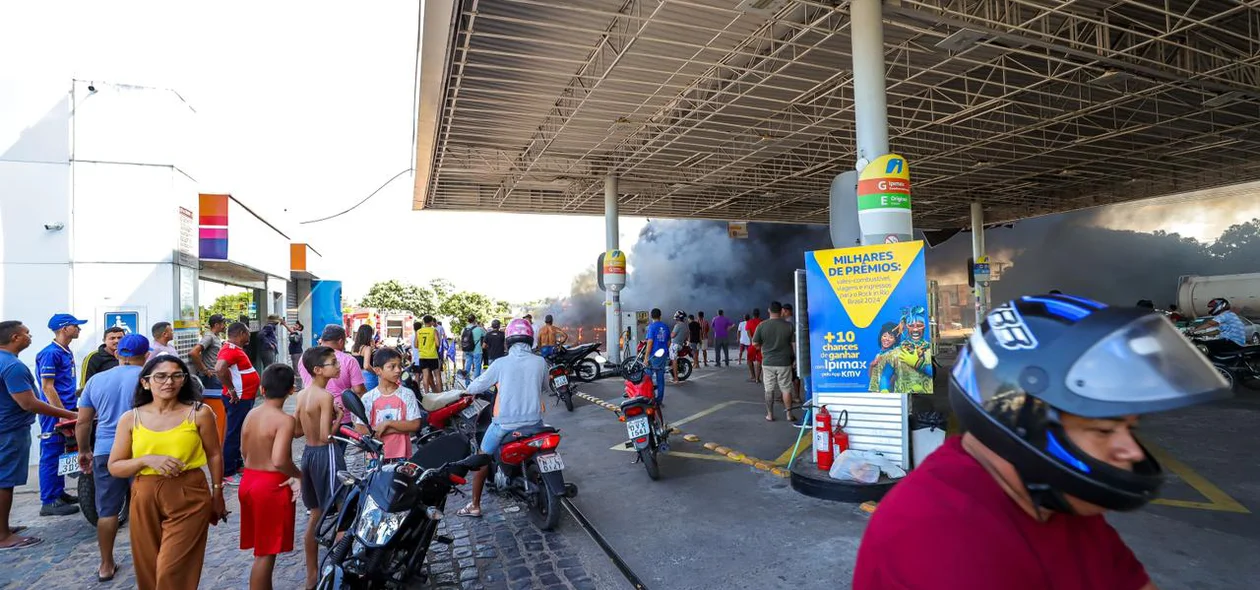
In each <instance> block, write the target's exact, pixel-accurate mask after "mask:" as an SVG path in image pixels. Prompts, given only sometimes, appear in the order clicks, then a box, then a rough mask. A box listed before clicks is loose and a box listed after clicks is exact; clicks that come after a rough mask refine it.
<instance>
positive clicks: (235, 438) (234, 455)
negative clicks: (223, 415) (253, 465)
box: [214, 322, 259, 485]
mask: <svg viewBox="0 0 1260 590" xmlns="http://www.w3.org/2000/svg"><path fill="white" fill-rule="evenodd" d="M247 344H249V327H248V326H246V325H245V324H242V323H240V322H236V323H234V324H232V325H230V326H228V329H227V340H225V341H224V342H223V348H221V349H220V350H219V360H218V362H217V363H216V364H215V368H214V372H215V373H217V374H218V377H219V381H220V382H221V383H223V402H224V404H225V405H227V435H226V436H225V437H224V440H223V483H226V484H228V485H239V484H240V481H241V478H240V474H239V472H240V470H241V468H242V467H244V466H245V464H244V462H243V461H242V460H241V428H242V427H243V426H244V425H245V417H246V416H248V415H249V411H250V410H251V409H253V408H254V398H255V397H256V396H257V395H258V382H259V379H258V371H255V370H254V365H253V363H251V362H249V355H247V354H245V345H247Z"/></svg>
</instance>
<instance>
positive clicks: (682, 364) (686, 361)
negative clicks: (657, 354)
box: [635, 340, 693, 381]
mask: <svg viewBox="0 0 1260 590" xmlns="http://www.w3.org/2000/svg"><path fill="white" fill-rule="evenodd" d="M646 347H647V340H643V341H641V342H639V346H638V348H637V349H636V350H635V354H636V355H637V356H640V357H641V356H643V349H644V348H646ZM658 350H660V351H661V352H664V350H665V349H663V348H661V349H658ZM675 363H676V364H677V365H678V380H679V381H686V380H687V379H688V378H690V377H691V371H692V369H693V367H692V363H691V345H690V344H683V345H682V348H681V349H679V350H678V360H677V361H675Z"/></svg>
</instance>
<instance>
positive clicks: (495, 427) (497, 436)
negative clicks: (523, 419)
mask: <svg viewBox="0 0 1260 590" xmlns="http://www.w3.org/2000/svg"><path fill="white" fill-rule="evenodd" d="M542 425H543V423H542V420H539V421H538V422H535V423H534V424H531V425H528V426H522V427H519V428H504V427H502V426H499V423H498V422H491V423H490V427H489V428H486V435H485V436H484V437H482V439H481V452H483V453H485V454H487V455H490V456H491V457H493V456H495V454H497V453H498V452H499V447H500V446H502V443H503V437H505V436H507V435H509V434H511V433H512V432H513V431H516V430H520V429H521V428H534V427H538V428H541V427H542Z"/></svg>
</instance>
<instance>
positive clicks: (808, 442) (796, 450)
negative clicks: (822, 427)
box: [774, 429, 814, 465]
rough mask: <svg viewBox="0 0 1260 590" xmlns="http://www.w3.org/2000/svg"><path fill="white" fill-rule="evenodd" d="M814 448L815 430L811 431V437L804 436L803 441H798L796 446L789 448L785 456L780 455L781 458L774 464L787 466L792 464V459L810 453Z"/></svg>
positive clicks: (784, 452)
mask: <svg viewBox="0 0 1260 590" xmlns="http://www.w3.org/2000/svg"><path fill="white" fill-rule="evenodd" d="M812 448H814V437H813V430H812V429H811V431H810V434H809V435H806V436H802V437H801V440H798V441H796V443H795V444H793V445H792V446H790V447H788V450H786V451H783V454H782V455H779V458H778V459H775V460H774V464H775V465H787V464H788V463H791V462H792V459H794V458H795V457H797V456H799V455H801V454H802V453H805V452H807V451H809V450H810V449H812Z"/></svg>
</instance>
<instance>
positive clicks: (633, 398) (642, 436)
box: [620, 349, 669, 480]
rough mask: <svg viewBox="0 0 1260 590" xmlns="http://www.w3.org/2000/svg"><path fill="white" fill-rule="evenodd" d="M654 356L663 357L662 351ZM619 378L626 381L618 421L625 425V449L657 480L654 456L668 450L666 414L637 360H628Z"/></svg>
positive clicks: (659, 472)
mask: <svg viewBox="0 0 1260 590" xmlns="http://www.w3.org/2000/svg"><path fill="white" fill-rule="evenodd" d="M656 356H658V357H664V356H665V350H664V349H660V350H657V351H656ZM621 375H622V376H623V377H624V378H625V380H626V388H625V394H624V395H623V397H625V398H626V399H625V401H623V402H621V417H620V420H621V421H622V422H625V423H626V434H628V435H629V436H630V440H629V441H628V442H626V448H628V449H629V448H632V449H634V450H635V451H636V452H637V453H638V455H639V456H638V458H637V459H635V462H641V463H643V467H644V468H645V469H647V474H648V477H650V478H652V479H654V480H655V479H660V477H661V468H660V464H659V463H658V462H657V455H658V454H659V453H660V452H662V451H668V450H669V429H668V428H667V427H666V426H665V415H664V413H663V412H662V411H661V406H660V404H658V403H657V401H656V394H655V391H654V388H653V385H652V379H651V378H650V377H648V375H647V371H646V367H645V366H644V364H643V361H641V360H639V357H637V356H635V357H630V358H628V359H626V360H625V361H624V362H623V363H622V364H621Z"/></svg>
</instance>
